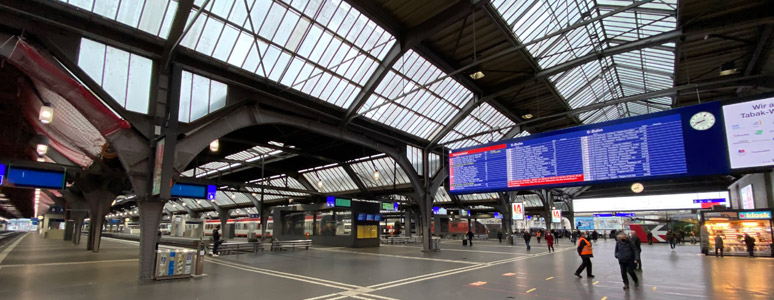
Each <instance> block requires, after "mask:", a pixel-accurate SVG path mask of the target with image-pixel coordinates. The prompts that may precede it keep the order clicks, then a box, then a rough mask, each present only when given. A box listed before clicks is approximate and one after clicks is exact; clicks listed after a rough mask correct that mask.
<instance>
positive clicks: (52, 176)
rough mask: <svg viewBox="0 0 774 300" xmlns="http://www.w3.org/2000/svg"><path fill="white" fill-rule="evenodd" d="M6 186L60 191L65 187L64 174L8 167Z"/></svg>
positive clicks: (61, 172)
mask: <svg viewBox="0 0 774 300" xmlns="http://www.w3.org/2000/svg"><path fill="white" fill-rule="evenodd" d="M6 184H7V185H9V186H17V187H30V188H46V189H58V190H61V189H64V185H65V172H64V171H49V170H38V169H28V168H19V167H9V168H8V178H7V183H6Z"/></svg>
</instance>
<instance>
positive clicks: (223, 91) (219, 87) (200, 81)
mask: <svg viewBox="0 0 774 300" xmlns="http://www.w3.org/2000/svg"><path fill="white" fill-rule="evenodd" d="M227 96H228V85H226V84H225V83H222V82H219V81H217V80H212V79H210V78H207V77H205V76H201V75H199V74H194V73H191V72H188V71H185V70H183V72H182V76H181V78H180V108H179V110H178V111H179V114H178V120H179V121H180V122H192V121H195V120H196V119H199V118H201V117H204V116H206V115H207V114H210V113H212V112H214V111H216V110H218V109H221V108H223V107H224V106H226V97H227Z"/></svg>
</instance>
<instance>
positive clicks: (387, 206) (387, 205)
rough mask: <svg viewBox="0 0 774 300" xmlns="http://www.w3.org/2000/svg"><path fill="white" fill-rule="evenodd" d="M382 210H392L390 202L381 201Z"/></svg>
mask: <svg viewBox="0 0 774 300" xmlns="http://www.w3.org/2000/svg"><path fill="white" fill-rule="evenodd" d="M382 210H393V206H392V203H389V202H382Z"/></svg>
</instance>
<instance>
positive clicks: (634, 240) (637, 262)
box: [632, 233, 642, 271]
mask: <svg viewBox="0 0 774 300" xmlns="http://www.w3.org/2000/svg"><path fill="white" fill-rule="evenodd" d="M632 244H634V248H635V250H637V253H642V241H640V237H639V236H637V234H636V233H635V234H632ZM634 269H635V270H640V271H642V257H641V256H640V255H637V260H635V261H634Z"/></svg>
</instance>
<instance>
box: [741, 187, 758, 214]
mask: <svg viewBox="0 0 774 300" xmlns="http://www.w3.org/2000/svg"><path fill="white" fill-rule="evenodd" d="M739 194H741V195H740V196H742V209H755V197H753V188H752V184H748V185H747V186H745V187H743V188H742V189H741V190H739Z"/></svg>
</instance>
